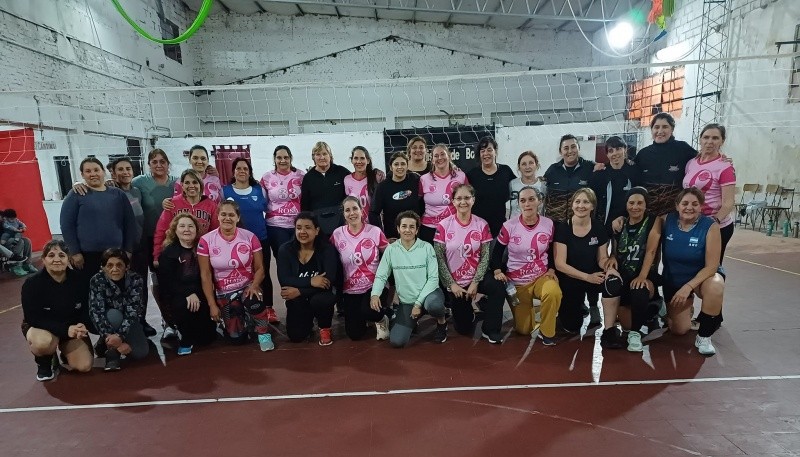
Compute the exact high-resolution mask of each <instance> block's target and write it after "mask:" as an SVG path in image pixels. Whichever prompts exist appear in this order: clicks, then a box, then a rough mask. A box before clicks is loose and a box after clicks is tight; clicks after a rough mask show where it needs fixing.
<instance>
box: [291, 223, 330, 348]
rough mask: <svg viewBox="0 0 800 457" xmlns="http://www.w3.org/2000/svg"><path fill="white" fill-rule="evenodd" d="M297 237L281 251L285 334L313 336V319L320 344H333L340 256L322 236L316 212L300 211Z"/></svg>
mask: <svg viewBox="0 0 800 457" xmlns="http://www.w3.org/2000/svg"><path fill="white" fill-rule="evenodd" d="M294 227H295V228H294V230H295V236H294V239H293V240H291V241H289V242H288V243H286V244H284V245H283V246H281V248H280V250H279V251H278V259H277V265H278V280H279V281H280V283H281V298H283V299H284V300H286V334H287V335H288V336H289V341H291V342H293V343H302V342H303V341H306V340H308V338H309V337H310V336H311V330H312V329H313V328H314V319H316V320H317V326H318V327H319V345H320V346H330V345H331V344H333V337H332V335H331V323H332V322H333V305H334V304H335V303H336V287H335V284H337V283H339V281H341V280H340V279H339V277H338V276H339V270H340V264H339V256H338V255H337V253H336V249H334V248H333V246H331V245H330V243H328V241H327V240H326V239H325V238H324V237H323V236H322V234H321V231H320V225H319V221H318V220H317V216H316V215H315V214H314V213H312V212H311V211H301V212H300V213H299V214H298V215H297V217H295V221H294Z"/></svg>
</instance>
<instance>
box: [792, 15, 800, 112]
mask: <svg viewBox="0 0 800 457" xmlns="http://www.w3.org/2000/svg"><path fill="white" fill-rule="evenodd" d="M794 41H795V43H794V47H793V52H797V51H800V43H798V42H799V41H800V24H797V26H796V27H795V29H794ZM798 102H800V56H794V57H792V76H791V79H790V80H789V103H798Z"/></svg>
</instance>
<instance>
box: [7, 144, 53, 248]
mask: <svg viewBox="0 0 800 457" xmlns="http://www.w3.org/2000/svg"><path fill="white" fill-rule="evenodd" d="M43 199H44V192H43V191H42V177H41V174H40V173H39V163H38V162H37V161H36V151H35V150H34V141H33V130H32V129H20V130H7V131H0V209H6V208H14V209H15V210H16V211H17V216H18V217H19V219H20V220H21V221H22V222H24V223H25V225H27V226H28V230H27V232H25V236H27V237H28V238H30V239H31V242H32V243H33V250H34V251H39V250H41V249H42V246H44V244H45V243H47V242H48V241H49V240H50V239H51V238H52V235H51V234H50V227H49V225H48V223H47V215H46V214H45V212H44V207H43V206H42V200H43Z"/></svg>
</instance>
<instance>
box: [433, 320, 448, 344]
mask: <svg viewBox="0 0 800 457" xmlns="http://www.w3.org/2000/svg"><path fill="white" fill-rule="evenodd" d="M433 341H434V342H435V343H439V344H441V343H444V342H445V341H447V322H445V323H444V324H436V332H434V334H433Z"/></svg>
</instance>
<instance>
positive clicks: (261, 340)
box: [258, 333, 275, 352]
mask: <svg viewBox="0 0 800 457" xmlns="http://www.w3.org/2000/svg"><path fill="white" fill-rule="evenodd" d="M258 346H259V347H260V348H261V352H267V351H271V350H273V349H275V343H273V342H272V335H270V334H269V333H263V334H261V335H258Z"/></svg>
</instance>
